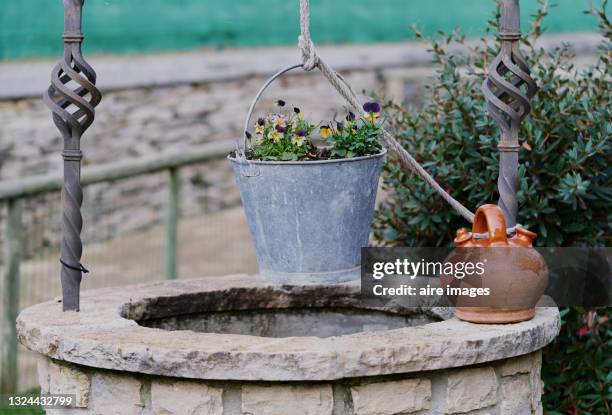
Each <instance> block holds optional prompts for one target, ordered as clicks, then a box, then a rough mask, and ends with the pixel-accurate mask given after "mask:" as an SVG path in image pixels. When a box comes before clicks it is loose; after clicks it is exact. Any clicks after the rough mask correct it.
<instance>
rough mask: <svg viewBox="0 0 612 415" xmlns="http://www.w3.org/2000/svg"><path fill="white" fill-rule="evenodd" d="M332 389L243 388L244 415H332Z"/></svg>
mask: <svg viewBox="0 0 612 415" xmlns="http://www.w3.org/2000/svg"><path fill="white" fill-rule="evenodd" d="M333 406H334V402H333V392H332V387H331V385H308V386H303V385H274V386H256V385H252V386H251V385H247V386H243V388H242V413H243V414H244V415H247V414H248V415H287V414H291V415H331V414H332V410H333Z"/></svg>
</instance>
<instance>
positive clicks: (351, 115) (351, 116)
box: [346, 111, 355, 122]
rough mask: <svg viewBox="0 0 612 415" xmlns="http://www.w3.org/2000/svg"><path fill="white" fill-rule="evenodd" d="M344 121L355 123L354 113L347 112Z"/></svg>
mask: <svg viewBox="0 0 612 415" xmlns="http://www.w3.org/2000/svg"><path fill="white" fill-rule="evenodd" d="M346 120H347V121H348V122H351V121H355V113H354V112H353V111H349V113H348V114H346Z"/></svg>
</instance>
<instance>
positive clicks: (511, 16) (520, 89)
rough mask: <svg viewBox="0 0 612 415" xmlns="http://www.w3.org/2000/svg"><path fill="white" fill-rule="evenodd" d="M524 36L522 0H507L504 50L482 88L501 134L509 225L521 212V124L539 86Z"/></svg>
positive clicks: (502, 199)
mask: <svg viewBox="0 0 612 415" xmlns="http://www.w3.org/2000/svg"><path fill="white" fill-rule="evenodd" d="M520 37H521V31H520V9H519V0H503V2H502V8H501V18H500V24H499V39H500V43H501V49H500V52H499V54H498V55H497V57H496V58H495V59H494V60H493V62H491V65H490V66H489V72H488V75H487V78H486V79H485V81H484V83H483V85H482V90H483V93H484V96H485V99H486V100H487V111H488V113H489V116H491V117H492V118H493V119H494V120H495V121H496V122H497V124H498V126H499V129H500V133H501V137H500V141H499V145H498V149H499V152H500V154H499V177H498V180H497V187H498V191H499V202H498V204H499V206H500V208H501V209H502V212H503V213H504V216H505V218H506V224H507V226H508V227H512V226H514V225H516V216H517V211H518V203H517V199H516V193H517V191H518V151H519V148H520V146H519V140H518V132H519V127H520V125H521V122H522V121H523V120H524V119H525V117H526V116H527V114H529V111H531V105H530V100H531V98H532V97H533V96H534V95H535V93H536V89H537V86H536V83H535V81H534V80H533V78H531V75H530V70H529V67H528V66H527V63H526V62H525V60H524V58H523V57H522V56H521V53H520V51H519V42H520Z"/></svg>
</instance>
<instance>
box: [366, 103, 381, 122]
mask: <svg viewBox="0 0 612 415" xmlns="http://www.w3.org/2000/svg"><path fill="white" fill-rule="evenodd" d="M363 110H364V111H365V112H366V114H365V115H364V118H365V119H366V120H368V121H374V120H377V119H378V118H379V117H380V104H379V103H378V102H376V101H370V102H366V103H365V104H363Z"/></svg>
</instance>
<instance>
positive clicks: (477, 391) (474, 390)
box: [446, 367, 498, 414]
mask: <svg viewBox="0 0 612 415" xmlns="http://www.w3.org/2000/svg"><path fill="white" fill-rule="evenodd" d="M497 385H498V383H497V375H496V374H495V371H494V370H493V368H492V367H482V368H472V369H464V370H459V371H456V372H451V373H450V374H449V376H448V386H447V389H446V413H447V414H455V413H463V412H469V411H473V410H476V409H481V408H486V407H488V406H491V405H495V404H496V403H497Z"/></svg>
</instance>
